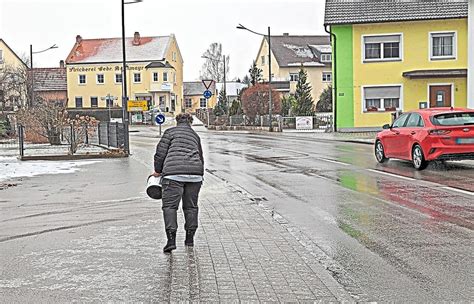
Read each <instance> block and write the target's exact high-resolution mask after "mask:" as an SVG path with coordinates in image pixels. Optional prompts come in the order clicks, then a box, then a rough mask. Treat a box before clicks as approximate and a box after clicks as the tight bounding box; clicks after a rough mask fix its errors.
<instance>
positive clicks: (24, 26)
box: [0, 0, 325, 81]
mask: <svg viewBox="0 0 474 304" xmlns="http://www.w3.org/2000/svg"><path fill="white" fill-rule="evenodd" d="M120 1H121V0H0V38H2V39H4V40H5V41H6V42H7V44H8V45H9V46H10V47H11V48H12V49H13V50H14V51H15V52H16V53H17V54H18V55H20V56H21V55H23V54H25V55H28V56H29V45H30V44H32V45H33V50H34V51H38V50H42V49H45V48H48V47H49V46H51V45H52V44H57V45H58V46H59V48H58V49H53V50H50V51H48V52H46V53H42V54H37V55H35V56H34V58H33V62H34V63H35V67H36V66H38V67H51V66H53V67H54V66H58V65H59V60H61V59H65V58H66V56H67V55H68V53H69V51H70V50H71V48H72V47H73V45H74V42H75V37H76V35H78V34H80V35H81V36H82V37H83V38H84V39H87V38H109V37H120V36H121V17H120V3H121V2H120ZM324 2H325V1H324V0H239V1H234V0H169V1H164V0H144V2H142V3H137V4H131V5H126V35H127V36H133V33H134V32H135V31H139V32H140V35H141V36H162V35H169V34H171V33H174V34H175V35H176V38H177V40H178V45H179V47H180V50H181V53H182V55H183V58H184V79H185V81H190V80H197V79H198V78H199V71H200V69H201V67H202V64H203V59H201V55H202V53H204V52H205V50H206V49H207V47H208V46H209V44H211V43H212V42H221V43H222V46H223V51H224V53H225V54H228V55H230V72H229V76H230V78H234V77H243V76H244V75H245V74H246V73H247V71H248V69H249V66H250V65H251V63H252V60H253V59H254V58H255V57H256V55H257V52H258V48H259V46H260V42H261V37H259V36H256V35H253V34H251V33H249V32H246V31H242V30H237V29H236V28H235V27H236V25H238V24H239V23H242V24H243V25H245V26H246V27H248V28H251V29H253V30H255V31H257V32H262V33H266V31H267V27H268V26H270V27H271V31H272V35H281V34H282V33H284V32H288V33H290V34H293V35H298V34H299V35H308V34H325V32H324V28H323V18H324Z"/></svg>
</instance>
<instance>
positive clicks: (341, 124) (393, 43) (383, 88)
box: [325, 0, 468, 129]
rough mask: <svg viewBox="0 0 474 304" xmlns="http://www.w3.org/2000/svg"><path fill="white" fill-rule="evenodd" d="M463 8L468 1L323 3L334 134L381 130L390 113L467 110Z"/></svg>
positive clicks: (466, 35)
mask: <svg viewBox="0 0 474 304" xmlns="http://www.w3.org/2000/svg"><path fill="white" fill-rule="evenodd" d="M467 8H468V7H467V1H450V2H448V1H426V2H423V3H419V2H417V1H399V0H398V1H397V0H395V1H384V2H382V1H373V2H371V3H369V2H367V1H366V2H359V1H355V0H353V1H335V0H327V1H326V17H325V23H326V25H327V26H330V32H331V34H332V35H333V46H334V47H333V55H334V72H333V74H334V76H335V77H334V83H335V85H334V90H335V91H334V96H335V113H336V116H337V117H336V121H337V127H338V129H352V128H367V129H368V128H377V129H378V128H380V127H381V126H382V125H383V124H386V123H390V122H391V120H392V115H391V114H392V113H394V112H395V111H410V110H414V109H418V108H424V107H426V108H431V107H451V106H453V107H466V106H467V105H468V104H467V64H468V47H467V43H468V39H467V37H468V23H467V11H468V10H467ZM361 12H364V13H363V14H362V13H361Z"/></svg>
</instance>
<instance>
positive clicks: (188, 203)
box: [162, 178, 202, 231]
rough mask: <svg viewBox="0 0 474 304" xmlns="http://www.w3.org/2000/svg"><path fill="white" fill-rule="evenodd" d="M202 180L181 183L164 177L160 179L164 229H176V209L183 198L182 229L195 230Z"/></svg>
mask: <svg viewBox="0 0 474 304" xmlns="http://www.w3.org/2000/svg"><path fill="white" fill-rule="evenodd" d="M201 185H202V182H198V183H183V182H177V181H174V180H170V179H166V178H164V179H163V181H162V189H163V197H162V202H163V205H162V209H163V218H164V220H165V229H166V231H176V230H177V229H178V219H177V211H178V207H179V202H180V201H181V199H182V200H183V212H184V219H185V224H184V229H186V231H188V230H189V231H196V229H197V228H198V210H199V208H198V196H199V190H201Z"/></svg>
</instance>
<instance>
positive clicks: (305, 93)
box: [294, 68, 314, 116]
mask: <svg viewBox="0 0 474 304" xmlns="http://www.w3.org/2000/svg"><path fill="white" fill-rule="evenodd" d="M307 78H308V74H307V73H306V71H305V70H304V69H303V68H301V70H300V72H299V74H298V83H297V84H296V93H295V99H296V104H295V109H294V110H295V111H294V115H297V116H312V115H313V114H314V104H313V97H311V89H312V88H311V86H310V85H309V83H308V82H307Z"/></svg>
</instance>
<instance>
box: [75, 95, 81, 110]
mask: <svg viewBox="0 0 474 304" xmlns="http://www.w3.org/2000/svg"><path fill="white" fill-rule="evenodd" d="M75 101H76V108H82V96H78V97H76V98H75Z"/></svg>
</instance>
